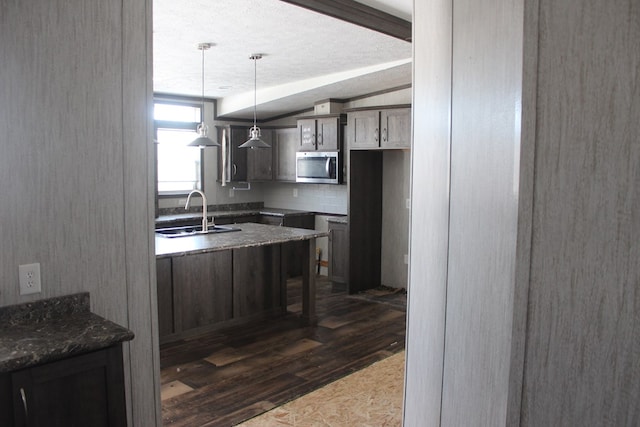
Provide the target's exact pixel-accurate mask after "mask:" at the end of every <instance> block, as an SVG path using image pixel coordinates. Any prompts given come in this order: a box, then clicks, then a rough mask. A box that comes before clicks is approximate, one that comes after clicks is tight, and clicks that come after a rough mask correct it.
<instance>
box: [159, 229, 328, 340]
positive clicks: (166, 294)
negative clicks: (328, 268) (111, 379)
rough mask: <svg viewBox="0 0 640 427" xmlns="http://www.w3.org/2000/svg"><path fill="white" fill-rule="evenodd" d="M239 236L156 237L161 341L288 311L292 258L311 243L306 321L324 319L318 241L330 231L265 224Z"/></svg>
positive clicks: (305, 276) (306, 259)
mask: <svg viewBox="0 0 640 427" xmlns="http://www.w3.org/2000/svg"><path fill="white" fill-rule="evenodd" d="M234 227H236V228H239V229H240V230H239V231H234V232H226V233H218V234H201V235H192V236H185V237H175V238H168V237H164V236H161V235H159V234H156V238H155V244H156V267H157V276H158V316H159V327H160V341H161V342H169V341H174V340H177V339H181V338H183V337H185V336H187V335H192V334H195V333H200V332H204V331H208V330H213V329H217V328H221V327H224V326H231V325H236V324H240V323H245V322H250V321H257V320H260V319H263V318H266V317H273V316H278V315H284V314H285V313H286V308H287V307H286V279H287V274H286V271H287V257H286V256H282V246H283V244H286V243H288V242H294V241H300V242H303V257H302V259H303V261H302V262H303V266H302V270H303V271H302V289H303V295H302V321H303V323H304V324H314V323H315V322H316V312H315V258H314V257H315V248H316V243H315V239H316V238H317V237H324V236H327V234H328V233H327V232H322V231H315V230H307V229H299V228H291V227H282V226H273V225H266V224H257V223H242V224H235V225H234Z"/></svg>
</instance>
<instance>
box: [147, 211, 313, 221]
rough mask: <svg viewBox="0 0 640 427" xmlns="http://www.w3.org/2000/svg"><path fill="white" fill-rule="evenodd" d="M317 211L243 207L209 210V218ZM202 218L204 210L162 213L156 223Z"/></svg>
mask: <svg viewBox="0 0 640 427" xmlns="http://www.w3.org/2000/svg"><path fill="white" fill-rule="evenodd" d="M315 214H316V213H315V212H312V211H299V210H295V209H282V208H256V209H243V210H234V211H227V210H224V211H208V212H207V218H209V219H211V218H213V219H214V222H215V219H216V218H229V217H236V216H238V217H240V216H251V215H267V216H277V217H285V216H305V215H315ZM201 218H202V211H201V210H200V211H199V212H193V211H190V212H184V213H174V214H165V215H160V216H159V217H158V218H156V220H155V222H156V225H170V224H171V223H173V222H179V221H185V220H191V219H194V220H197V219H201Z"/></svg>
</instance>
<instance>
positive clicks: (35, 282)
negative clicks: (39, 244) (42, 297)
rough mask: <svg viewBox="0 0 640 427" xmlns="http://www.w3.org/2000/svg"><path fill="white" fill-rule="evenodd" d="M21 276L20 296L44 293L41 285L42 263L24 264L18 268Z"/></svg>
mask: <svg viewBox="0 0 640 427" xmlns="http://www.w3.org/2000/svg"><path fill="white" fill-rule="evenodd" d="M18 273H19V275H20V295H29V294H37V293H39V292H42V285H41V283H40V263H37V262H36V263H34V264H22V265H19V266H18Z"/></svg>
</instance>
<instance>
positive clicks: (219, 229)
mask: <svg viewBox="0 0 640 427" xmlns="http://www.w3.org/2000/svg"><path fill="white" fill-rule="evenodd" d="M230 231H240V229H239V228H235V227H228V226H224V225H212V226H210V227H209V228H208V229H207V231H202V226H201V225H193V226H184V227H171V228H158V229H157V230H156V233H157V234H159V235H161V236H162V237H185V236H197V235H199V234H217V233H228V232H230Z"/></svg>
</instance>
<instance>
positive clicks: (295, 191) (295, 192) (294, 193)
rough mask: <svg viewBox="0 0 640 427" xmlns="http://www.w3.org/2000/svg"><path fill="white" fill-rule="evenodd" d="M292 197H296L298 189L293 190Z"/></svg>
mask: <svg viewBox="0 0 640 427" xmlns="http://www.w3.org/2000/svg"><path fill="white" fill-rule="evenodd" d="M293 197H298V189H297V188H294V189H293Z"/></svg>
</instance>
